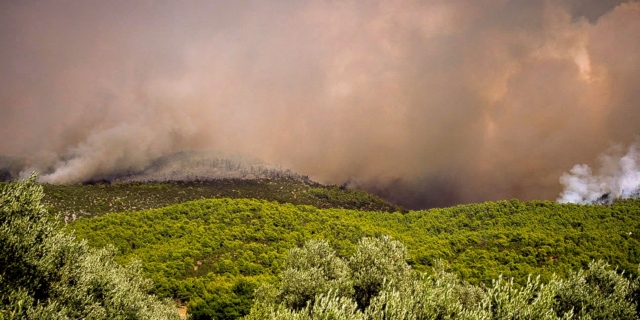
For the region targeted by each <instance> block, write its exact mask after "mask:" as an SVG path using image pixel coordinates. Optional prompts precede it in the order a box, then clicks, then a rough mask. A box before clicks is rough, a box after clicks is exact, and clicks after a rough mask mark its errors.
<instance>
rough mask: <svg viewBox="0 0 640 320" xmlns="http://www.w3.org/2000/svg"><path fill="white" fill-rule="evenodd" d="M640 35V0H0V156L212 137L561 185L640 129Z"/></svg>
mask: <svg viewBox="0 0 640 320" xmlns="http://www.w3.org/2000/svg"><path fill="white" fill-rule="evenodd" d="M638 35H640V2H637V1H608V0H607V1H603V0H591V1H587V0H556V1H552V0H548V1H543V0H540V1H535V0H533V1H531V0H511V1H508V0H453V1H451V0H447V1H444V0H422V1H419V0H394V1H391V0H379V1H368V0H367V1H365V0H352V1H341V0H301V1H151V0H148V1H124V0H114V1H91V0H90V1H80V0H78V1H64V2H62V1H11V0H10V1H2V2H0V70H1V71H0V156H2V157H0V160H2V161H0V163H2V162H3V161H8V160H6V159H14V160H15V159H17V160H15V161H13V162H12V163H14V164H13V165H12V166H13V167H12V170H15V171H16V172H20V171H22V172H29V171H31V170H38V171H40V172H42V173H43V175H41V179H42V180H43V181H46V182H52V183H76V182H79V181H84V180H88V179H95V178H100V177H104V176H109V175H113V174H118V173H123V172H131V171H140V170H144V169H145V168H147V167H148V166H149V164H150V163H151V162H152V161H154V159H157V158H160V157H163V156H168V155H171V154H174V153H177V152H181V151H186V150H216V151H221V152H226V153H230V154H237V153H240V154H249V155H253V156H256V157H258V158H260V159H263V160H265V161H267V162H269V163H274V164H278V165H281V166H283V167H285V168H290V169H291V170H293V171H295V172H298V173H300V174H305V175H309V176H310V177H311V178H312V179H314V180H317V181H319V182H324V183H335V184H342V183H344V182H345V181H350V183H351V185H353V186H354V187H358V188H363V189H366V190H369V191H373V192H375V193H377V194H379V195H383V196H385V197H386V198H387V199H390V200H392V201H395V202H397V203H400V204H403V205H405V206H407V207H410V208H425V207H433V206H444V205H451V204H457V203H465V202H476V201H486V200H496V199H508V198H519V199H523V200H529V199H534V198H537V199H555V198H556V197H557V195H558V194H559V193H560V192H561V187H562V186H561V184H560V183H559V178H560V176H561V175H562V173H563V172H565V171H567V170H569V169H570V168H572V167H573V165H574V164H576V163H585V162H586V161H591V160H592V159H596V158H597V155H598V154H599V153H601V152H603V151H604V150H607V148H608V147H609V146H610V145H611V144H612V143H621V144H625V145H629V144H631V143H632V142H633V141H634V138H635V136H636V135H637V134H639V133H640V132H639V129H638V123H640V106H639V105H638V101H640V54H638V52H640V37H639V36H638ZM3 159H5V160H3ZM586 165H590V166H593V165H594V163H586ZM574 170H576V169H575V168H574ZM578 170H579V169H578ZM574 174H575V173H574ZM565 184H566V183H565Z"/></svg>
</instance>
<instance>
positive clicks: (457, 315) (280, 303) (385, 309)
mask: <svg viewBox="0 0 640 320" xmlns="http://www.w3.org/2000/svg"><path fill="white" fill-rule="evenodd" d="M327 246H328V244H327V243H326V242H323V241H309V242H307V243H306V244H305V246H304V247H303V248H302V249H295V250H293V251H292V252H291V253H290V254H289V256H288V257H287V260H288V261H290V262H289V264H288V266H287V268H286V269H285V270H284V271H283V273H282V279H281V282H280V287H279V288H278V289H274V288H273V287H272V286H270V285H268V286H264V287H262V288H261V290H259V294H258V296H257V299H256V303H255V305H254V307H253V308H252V310H251V313H250V315H248V316H247V317H246V319H248V320H259V319H309V320H311V319H336V320H337V319H386V320H396V319H397V320H401V319H402V320H404V319H416V320H418V319H523V320H524V319H548V320H551V319H629V320H631V319H639V318H640V317H639V315H640V314H638V313H637V306H638V302H639V301H638V299H637V296H634V292H636V291H637V289H638V285H639V284H640V283H639V282H638V279H635V280H633V281H630V280H628V279H626V278H624V277H623V276H622V275H620V274H618V273H616V272H615V271H614V270H611V269H610V268H609V266H608V265H607V264H605V263H603V262H602V261H598V262H592V263H590V264H589V269H588V271H578V272H577V273H573V274H572V275H571V276H570V277H569V278H568V279H567V280H560V279H558V278H553V279H552V280H551V281H550V282H549V283H548V284H546V285H544V284H541V283H540V281H539V279H538V278H536V279H535V280H532V279H531V277H529V278H528V280H527V282H526V284H525V285H524V286H519V285H517V284H515V283H514V282H513V281H508V280H505V279H504V278H502V277H499V278H498V279H497V280H494V281H493V283H492V285H491V286H489V287H485V286H473V285H470V284H468V283H465V282H464V281H461V280H460V279H459V278H458V277H457V276H456V275H454V274H451V273H448V272H446V271H445V270H444V266H443V265H442V264H439V265H438V266H437V267H436V268H435V270H434V271H435V272H434V273H433V274H432V275H431V276H429V277H425V276H424V275H421V274H419V273H417V272H415V271H413V270H412V269H411V268H410V266H409V265H408V264H407V263H406V261H405V260H404V259H401V258H402V257H403V256H404V254H405V251H406V249H405V248H404V246H403V245H402V244H400V243H399V242H397V241H394V240H392V239H390V238H389V237H379V238H364V239H362V240H361V241H360V243H359V244H358V245H357V247H356V253H355V254H354V256H352V257H351V259H349V262H350V263H347V261H346V260H343V265H348V266H349V267H350V269H351V272H343V273H340V275H341V277H342V279H327V278H323V277H314V278H311V279H312V280H311V279H310V280H309V281H312V282H315V283H313V284H308V285H307V286H312V287H314V288H324V290H320V291H317V290H316V291H314V293H313V294H312V295H309V294H308V292H303V291H299V292H297V293H298V297H297V298H296V297H293V298H292V297H291V294H295V292H293V291H291V290H290V289H289V288H290V287H291V286H290V285H289V283H291V282H294V281H297V280H298V278H297V276H296V275H297V274H299V273H305V272H310V271H313V270H314V269H316V268H317V267H316V266H317V265H335V264H337V263H338V262H337V261H336V259H337V258H336V257H335V255H333V254H331V253H330V252H327V251H326V249H323V250H322V254H321V255H319V256H316V259H315V260H314V261H315V263H314V265H309V264H308V263H306V261H305V259H306V258H307V257H309V256H314V253H315V252H317V248H318V247H323V248H325V247H327ZM358 256H366V257H375V258H373V259H370V258H365V259H361V258H359V257H358ZM318 259H319V260H323V259H325V260H327V261H325V262H322V261H318ZM293 260H301V261H300V263H295V262H294V261H293ZM353 261H359V262H358V263H355V264H354V263H351V262H353ZM391 270H398V271H400V274H397V273H393V272H388V271H391ZM358 278H360V279H382V281H381V283H380V285H379V286H375V287H376V290H374V291H369V292H368V293H367V294H362V293H361V292H360V291H361V290H364V291H367V290H368V288H370V287H367V286H361V285H358ZM336 281H337V282H340V283H344V284H348V283H352V284H354V286H353V290H344V289H341V290H335V288H334V286H333V285H332V284H331V283H336ZM369 283H378V281H377V280H374V281H372V282H369ZM283 292H286V293H287V294H285V295H283V294H282V293H283ZM349 292H350V293H351V294H345V293H349ZM363 296H366V297H367V298H366V300H367V301H366V303H364V304H363V303H362V302H361V301H359V300H360V299H361V297H363ZM292 299H294V300H295V299H299V300H300V301H299V302H300V304H302V303H304V307H303V308H301V307H299V306H298V305H291V304H290V303H289V301H291V300H292Z"/></svg>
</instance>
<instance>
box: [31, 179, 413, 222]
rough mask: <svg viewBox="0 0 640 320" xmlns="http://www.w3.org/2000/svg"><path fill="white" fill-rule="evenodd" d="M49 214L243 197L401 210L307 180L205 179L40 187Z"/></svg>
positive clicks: (88, 213)
mask: <svg viewBox="0 0 640 320" xmlns="http://www.w3.org/2000/svg"><path fill="white" fill-rule="evenodd" d="M43 187H44V192H45V199H44V201H45V202H46V203H48V204H49V206H50V207H49V208H50V210H51V211H52V212H54V213H57V214H60V215H61V216H63V217H67V219H70V220H73V216H74V215H75V217H76V218H77V217H82V216H96V215H101V214H105V213H111V212H121V211H137V210H144V209H153V208H160V207H165V206H169V205H172V204H178V203H182V202H185V201H191V200H198V199H207V198H233V199H238V198H248V199H263V200H268V201H277V202H279V203H292V204H306V205H312V206H315V207H317V208H345V209H359V210H369V211H386V212H394V211H402V210H404V209H403V208H401V207H398V206H394V205H391V204H389V203H387V202H386V201H384V200H383V199H381V198H379V197H376V196H373V195H371V194H369V193H366V192H362V191H357V190H347V189H343V188H339V187H336V186H323V185H321V184H318V183H315V182H311V181H309V180H301V179H291V178H281V179H215V180H206V181H203V180H201V181H198V180H195V181H165V182H122V183H106V182H97V183H92V184H73V185H56V184H43Z"/></svg>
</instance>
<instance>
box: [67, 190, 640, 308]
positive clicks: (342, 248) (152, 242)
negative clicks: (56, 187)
mask: <svg viewBox="0 0 640 320" xmlns="http://www.w3.org/2000/svg"><path fill="white" fill-rule="evenodd" d="M68 228H69V229H71V230H74V231H75V234H76V236H78V237H79V238H83V239H86V240H87V241H88V243H89V244H90V245H91V246H93V247H103V246H106V245H109V244H112V245H114V246H115V247H116V248H117V251H118V254H117V256H116V260H117V261H119V262H121V263H128V262H129V261H132V260H133V259H139V260H140V261H141V262H142V265H143V269H144V271H145V273H146V274H147V275H148V276H149V277H151V279H153V281H154V283H155V291H154V293H155V294H157V295H158V296H160V297H166V298H171V299H175V300H178V301H182V302H185V303H186V304H187V306H188V310H189V312H190V313H191V314H192V315H193V316H194V318H196V319H209V318H213V319H234V318H237V317H240V316H243V315H246V314H248V312H249V310H250V309H251V306H252V301H253V299H254V289H256V288H258V287H260V286H261V285H263V284H265V283H275V282H276V281H277V280H278V277H279V276H278V275H279V273H280V272H281V271H282V268H283V261H284V258H285V256H286V255H287V252H288V250H290V249H292V248H298V247H301V246H303V244H304V243H305V242H306V241H308V240H311V239H322V240H324V241H327V243H329V245H330V246H331V248H333V249H334V250H336V252H337V255H338V256H340V257H347V256H349V255H351V254H353V252H354V250H355V247H356V243H357V242H358V241H359V240H360V239H361V238H363V237H379V236H382V235H388V236H391V237H393V238H394V239H397V240H399V241H400V242H401V243H403V244H404V245H406V247H407V263H408V265H409V266H411V267H412V269H414V270H416V271H418V272H424V273H426V274H430V273H432V272H433V266H434V263H435V262H436V261H440V260H442V261H444V262H446V265H447V271H448V272H451V273H453V274H455V275H457V276H459V277H460V279H462V280H464V281H466V282H468V283H470V284H472V285H485V286H488V285H490V284H491V283H492V281H494V280H495V279H498V278H500V277H502V278H504V279H510V280H512V281H513V282H514V284H516V285H520V286H524V285H526V284H527V279H528V278H529V275H534V276H536V275H539V276H540V281H542V282H543V283H547V282H549V281H551V280H552V279H553V278H554V275H557V276H560V277H567V276H569V275H570V274H572V273H573V272H577V271H579V270H581V269H587V268H588V267H589V264H590V263H591V262H592V261H596V260H603V261H606V262H607V263H609V264H611V265H612V266H614V267H615V268H618V270H620V271H624V272H625V274H626V275H628V276H637V272H638V270H637V267H638V264H639V263H640V242H639V239H638V235H639V234H640V200H623V201H616V202H615V203H613V204H612V205H611V206H594V205H572V204H557V203H553V202H543V201H532V202H520V201H518V200H510V201H499V202H487V203H482V204H470V205H462V206H456V207H451V208H443V209H431V210H426V211H411V212H407V213H402V212H394V213H390V212H384V211H362V210H348V209H338V208H329V209H319V208H316V207H313V206H309V205H293V204H290V203H278V202H275V201H266V200H256V199H229V198H224V199H205V200H196V201H190V202H185V203H180V204H176V205H171V206H167V207H163V208H158V209H150V210H141V211H136V212H121V213H113V214H108V215H103V216H99V217H94V218H90V219H79V220H77V221H75V222H73V223H71V224H69V225H68Z"/></svg>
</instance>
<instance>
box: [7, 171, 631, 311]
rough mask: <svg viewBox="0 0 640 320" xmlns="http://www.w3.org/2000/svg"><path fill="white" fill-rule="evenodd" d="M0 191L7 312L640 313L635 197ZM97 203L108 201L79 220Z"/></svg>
mask: <svg viewBox="0 0 640 320" xmlns="http://www.w3.org/2000/svg"><path fill="white" fill-rule="evenodd" d="M287 188H289V189H287ZM0 191H1V195H2V197H1V199H0V200H2V201H1V204H2V206H1V208H2V217H1V218H2V219H0V222H1V226H0V240H2V241H1V244H2V246H3V252H6V254H5V255H3V259H1V261H0V263H1V264H2V267H3V268H2V270H3V273H2V274H0V282H2V287H3V288H4V291H2V292H0V294H1V295H2V297H0V298H1V299H0V302H1V305H0V315H2V319H4V318H8V319H14V318H20V317H21V316H20V317H19V316H18V315H22V316H24V318H27V319H30V318H33V319H37V318H38V317H40V316H42V315H51V314H57V313H59V314H63V315H64V314H66V315H68V317H67V318H74V317H78V316H80V317H82V316H84V317H86V316H95V318H96V319H102V318H113V317H114V316H115V317H118V315H121V314H123V313H122V312H124V313H125V314H126V315H125V316H123V319H145V318H146V317H148V316H149V315H148V314H147V313H145V312H146V311H144V310H151V309H147V307H142V305H141V303H142V304H146V305H147V306H149V307H150V306H154V307H152V309H154V310H157V312H159V313H157V314H156V315H154V316H153V317H156V318H174V316H175V315H176V314H175V313H174V312H175V310H176V306H183V307H182V308H183V309H184V308H185V307H186V310H187V312H188V314H189V316H190V317H191V319H238V318H242V317H246V318H247V319H270V318H274V317H275V318H282V319H325V318H326V315H327V314H333V316H330V318H331V319H383V318H384V319H405V318H406V319H409V318H410V319H448V318H450V319H503V318H504V319H531V318H548V319H623V318H624V319H638V315H639V314H640V313H639V310H640V309H638V299H639V297H640V289H639V288H640V285H639V284H638V276H639V274H638V272H639V269H638V266H639V264H640V242H639V240H640V239H639V237H638V235H640V200H638V199H628V200H617V201H614V202H613V203H612V204H611V205H575V204H558V203H555V202H549V201H530V202H521V201H518V200H509V201H498V202H486V203H480V204H468V205H460V206H455V207H449V208H440V209H430V210H421V211H407V210H404V209H403V208H401V207H394V206H392V205H390V204H388V203H386V202H385V201H384V200H382V199H380V198H377V197H375V196H372V195H369V194H367V193H364V192H360V191H354V190H347V189H345V188H340V187H337V186H322V185H318V184H313V185H309V184H304V183H303V184H299V183H298V182H295V181H291V180H280V181H269V180H262V181H252V182H248V181H242V180H221V181H217V182H216V181H209V182H199V181H192V182H188V183H186V182H185V183H180V182H165V183H131V184H111V185H67V186H53V185H46V184H45V185H40V184H37V183H36V182H35V176H32V177H30V178H29V179H28V180H26V181H24V182H18V183H3V184H0ZM213 192H215V193H214V194H213V196H212V195H211V193H213ZM228 194H232V195H235V196H234V197H230V196H228ZM294 195H295V197H294ZM192 198H196V199H198V200H189V199H192ZM203 198H204V199H203ZM136 199H138V201H136ZM118 200H120V203H119V204H118V205H119V206H118V205H115V206H114V205H113V204H116V203H117V201H118ZM292 202H293V203H292ZM96 203H104V204H109V205H103V206H102V208H103V211H96V212H95V213H94V214H83V213H86V212H88V210H92V208H98V207H99V206H98V207H96V206H97V205H96ZM121 209H124V211H121V212H117V211H118V210H121ZM394 209H395V210H394ZM70 216H73V217H75V219H69V217H70ZM51 257H54V258H51ZM55 257H59V258H55ZM52 259H53V260H52ZM72 270H75V271H72ZM118 270H120V271H118ZM107 273H108V274H111V276H110V277H108V278H105V279H101V278H100V277H99V276H98V275H100V274H107ZM292 277H293V278H292ZM33 279H38V280H37V281H35V282H34V280H33ZM97 279H100V281H98V280H97ZM363 281H364V282H363ZM123 283H124V284H125V285H123ZM78 285H82V286H81V287H80V288H76V286H78ZM114 286H115V287H114ZM336 286H337V287H336ZM43 288H50V289H46V290H44V289H43ZM110 288H111V289H110ZM113 288H119V289H117V290H122V291H113V290H115V289H113ZM43 290H44V291H43ZM78 290H80V291H78ZM105 290H106V291H105ZM72 292H79V293H82V294H84V295H82V294H81V295H79V296H78V295H77V294H73V295H70V293H72ZM119 292H120V293H119ZM111 295H115V296H117V297H118V298H113V297H112V298H109V299H110V300H109V301H111V302H109V303H107V302H106V301H105V302H101V300H100V299H105V298H107V297H111ZM43 299H44V300H43ZM96 299H97V300H96ZM118 299H121V300H118ZM114 301H115V302H114ZM167 301H173V302H172V303H171V304H173V305H174V307H169V305H168V302H167ZM67 304H71V305H67ZM23 305H24V307H21V306H23ZM339 306H342V307H339ZM384 306H393V308H391V307H390V308H391V309H389V308H387V307H384ZM132 308H133V309H132ZM336 308H337V309H336ZM345 308H346V309H345ZM381 308H382V309H381ZM134 309H135V310H137V309H139V310H140V312H138V313H134V312H132V310H134ZM171 309H173V311H171ZM127 310H128V311H127ZM509 310H511V311H509ZM514 310H521V311H517V312H516V311H514ZM527 310H528V311H527ZM514 312H515V313H514ZM62 318H64V319H66V318H65V317H62Z"/></svg>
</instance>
